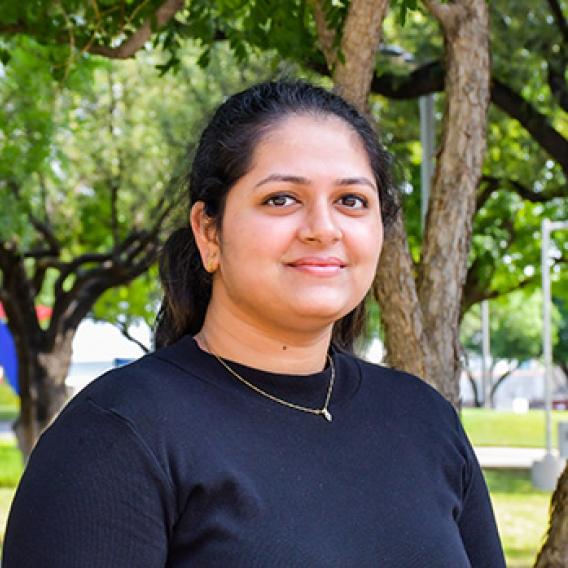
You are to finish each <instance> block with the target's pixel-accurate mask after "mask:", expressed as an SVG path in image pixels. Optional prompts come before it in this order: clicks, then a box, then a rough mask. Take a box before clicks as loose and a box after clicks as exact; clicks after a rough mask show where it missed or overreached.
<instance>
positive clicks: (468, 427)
mask: <svg viewBox="0 0 568 568" xmlns="http://www.w3.org/2000/svg"><path fill="white" fill-rule="evenodd" d="M462 422H463V426H464V428H465V431H466V432H467V435H468V437H469V439H470V440H471V443H472V444H473V445H474V446H513V447H515V446H516V447H521V448H543V447H544V445H545V414H544V411H543V410H531V411H529V412H527V413H525V414H516V413H514V412H512V411H501V410H491V409H485V408H464V409H463V410H462ZM559 422H568V411H554V412H553V413H552V443H553V445H554V446H556V444H557V441H556V440H557V433H558V423H559Z"/></svg>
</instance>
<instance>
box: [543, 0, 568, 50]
mask: <svg viewBox="0 0 568 568" xmlns="http://www.w3.org/2000/svg"><path fill="white" fill-rule="evenodd" d="M548 6H549V7H550V11H551V12H552V15H553V16H554V21H555V22H556V25H557V26H558V29H559V30H560V33H561V34H562V38H563V39H564V41H565V42H566V43H568V22H566V18H565V17H564V14H563V13H562V8H561V7H560V4H559V3H558V0H548Z"/></svg>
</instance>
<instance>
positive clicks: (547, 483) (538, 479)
mask: <svg viewBox="0 0 568 568" xmlns="http://www.w3.org/2000/svg"><path fill="white" fill-rule="evenodd" d="M562 229H564V230H566V229H568V221H551V220H550V219H543V220H542V250H541V261H542V296H543V297H542V318H543V322H542V323H543V327H542V347H543V356H544V408H545V415H546V455H545V456H544V458H543V459H542V460H540V461H536V462H534V464H533V467H532V481H533V485H534V486H535V487H538V488H539V489H546V490H549V491H551V490H553V489H554V488H555V487H556V482H557V480H558V477H559V476H560V474H561V473H562V470H563V469H564V460H563V459H560V458H557V457H555V456H554V455H553V454H552V388H551V382H552V333H551V322H550V306H551V303H552V299H551V294H550V267H549V265H548V253H549V248H550V233H551V232H552V231H559V230H562Z"/></svg>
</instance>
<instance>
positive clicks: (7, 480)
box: [0, 442, 24, 488]
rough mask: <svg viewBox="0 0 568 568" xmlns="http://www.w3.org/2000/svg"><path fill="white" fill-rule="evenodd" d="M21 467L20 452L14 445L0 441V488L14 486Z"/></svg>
mask: <svg viewBox="0 0 568 568" xmlns="http://www.w3.org/2000/svg"><path fill="white" fill-rule="evenodd" d="M23 469H24V465H23V462H22V454H21V453H20V450H18V448H17V447H16V445H15V444H13V443H10V442H0V488H3V487H16V485H17V484H18V481H19V479H20V476H21V475H22V471H23Z"/></svg>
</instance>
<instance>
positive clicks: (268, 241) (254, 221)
mask: <svg viewBox="0 0 568 568" xmlns="http://www.w3.org/2000/svg"><path fill="white" fill-rule="evenodd" d="M293 236H294V227H293V224H292V223H290V222H288V221H287V220H286V219H281V218H280V219H277V220H275V219H273V218H270V217H267V216H261V215H240V216H238V217H233V218H230V219H227V223H226V224H225V225H224V226H223V239H222V255H223V256H224V257H225V261H226V262H229V263H239V264H240V266H241V268H242V267H243V265H242V262H246V263H247V265H249V266H253V265H254V264H255V263H257V262H259V261H261V260H262V259H265V258H267V257H270V258H272V259H278V258H279V257H281V256H282V255H283V254H284V253H285V252H286V250H287V247H288V246H289V243H290V240H291V239H293Z"/></svg>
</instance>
